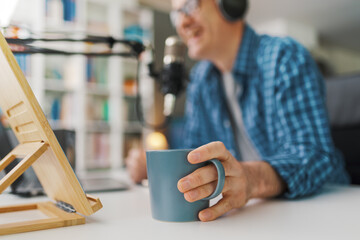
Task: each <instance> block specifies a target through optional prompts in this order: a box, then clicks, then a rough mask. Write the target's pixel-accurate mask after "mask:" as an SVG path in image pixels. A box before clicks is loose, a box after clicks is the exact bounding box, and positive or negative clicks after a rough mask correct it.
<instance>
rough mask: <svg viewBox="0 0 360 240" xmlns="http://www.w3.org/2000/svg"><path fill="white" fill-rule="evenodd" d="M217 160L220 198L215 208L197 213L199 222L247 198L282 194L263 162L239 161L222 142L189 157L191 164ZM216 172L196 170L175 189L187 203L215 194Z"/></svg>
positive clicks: (207, 168)
mask: <svg viewBox="0 0 360 240" xmlns="http://www.w3.org/2000/svg"><path fill="white" fill-rule="evenodd" d="M214 158H215V159H218V160H219V161H221V163H222V164H223V166H224V169H225V176H226V177H225V185H224V188H223V191H222V195H223V198H222V199H221V200H220V201H219V202H218V203H217V204H216V205H214V206H212V207H210V208H207V209H205V210H203V211H201V212H200V213H199V219H200V220H201V221H211V220H214V219H216V218H218V217H220V216H221V215H223V214H225V213H226V212H228V211H230V210H231V209H234V208H241V207H243V206H244V205H245V204H246V203H247V202H248V200H249V199H251V198H255V197H272V196H276V195H278V194H280V193H282V192H283V191H284V189H285V185H284V183H283V181H282V180H281V179H280V177H279V176H278V175H277V173H276V172H275V171H274V169H273V168H272V167H271V166H270V165H269V164H268V163H266V162H263V161H256V162H255V161H254V162H239V161H237V160H236V159H235V158H234V157H233V156H232V155H231V153H230V152H229V151H228V150H227V149H226V147H225V146H224V144H223V143H222V142H212V143H209V144H206V145H204V146H201V147H199V148H197V149H195V150H193V151H192V152H190V153H189V155H188V161H189V162H190V163H193V164H195V163H200V162H204V161H207V160H210V159H214ZM216 182H217V172H216V169H215V167H214V166H213V165H211V164H210V165H207V166H205V167H202V168H199V169H197V170H196V171H194V172H193V173H191V174H189V175H188V176H186V177H184V178H182V179H180V180H179V182H178V189H179V191H180V192H182V193H184V197H185V199H186V200H187V201H189V202H194V201H197V200H200V199H202V198H204V197H207V196H209V195H210V194H211V193H212V192H214V190H215V187H216Z"/></svg>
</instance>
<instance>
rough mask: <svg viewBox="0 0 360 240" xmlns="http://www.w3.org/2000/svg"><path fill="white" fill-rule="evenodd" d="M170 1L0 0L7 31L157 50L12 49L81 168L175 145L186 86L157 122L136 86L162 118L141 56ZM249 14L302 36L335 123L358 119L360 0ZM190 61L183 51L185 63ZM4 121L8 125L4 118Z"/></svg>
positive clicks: (264, 5) (272, 30) (276, 6)
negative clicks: (132, 54)
mask: <svg viewBox="0 0 360 240" xmlns="http://www.w3.org/2000/svg"><path fill="white" fill-rule="evenodd" d="M170 9H171V4H170V0H18V1H15V0H12V1H9V0H0V25H1V27H2V32H3V34H4V35H5V36H6V37H7V38H20V39H21V38H39V37H45V38H64V37H65V38H75V39H81V38H85V37H87V36H102V37H108V36H111V37H113V38H115V39H127V40H135V41H139V42H141V43H143V44H145V45H146V46H150V45H151V46H152V49H153V50H154V51H153V52H151V51H150V50H149V49H150V48H147V50H146V51H145V52H144V53H143V54H142V55H141V56H140V60H141V61H140V62H138V61H137V59H136V58H125V57H120V56H100V57H99V56H90V57H89V56H85V55H81V54H80V55H79V54H77V55H61V54H57V55H49V54H41V53H38V54H26V53H21V49H20V50H19V49H17V50H18V51H19V52H18V53H17V54H16V59H17V61H18V63H19V65H20V67H21V69H22V70H23V72H24V74H25V76H26V77H27V80H28V81H29V83H30V85H31V87H32V89H33V91H34V92H35V95H36V97H37V99H38V101H39V102H40V105H41V106H42V108H43V110H44V112H45V115H46V117H47V118H48V120H49V122H50V124H51V126H52V128H53V129H54V130H64V131H67V132H69V136H72V138H73V140H74V141H73V142H74V145H75V147H74V149H75V153H72V154H73V155H74V154H75V155H74V158H75V159H76V161H75V163H74V166H76V169H77V170H78V171H87V170H96V169H118V168H122V167H124V166H125V163H124V158H125V156H126V155H127V153H128V151H129V149H130V148H132V147H140V146H143V147H144V148H145V149H164V148H177V147H178V146H180V144H181V142H182V124H183V109H184V101H185V94H182V95H181V97H180V98H179V99H178V100H177V103H176V108H175V113H174V117H173V119H172V121H171V122H170V124H169V125H168V127H167V128H165V129H162V130H161V131H155V130H154V129H151V128H144V127H143V126H142V124H140V123H139V120H138V118H137V114H136V95H137V92H140V93H141V94H142V103H143V104H142V105H143V112H144V117H145V118H146V119H147V121H149V122H151V123H154V124H156V123H161V122H162V121H163V115H162V111H163V109H162V106H163V104H162V101H163V96H162V94H160V92H159V84H158V83H157V81H156V80H155V79H154V78H153V77H151V76H150V75H149V70H148V68H147V64H148V63H149V62H151V59H152V55H153V54H154V61H155V69H156V70H159V69H161V67H162V62H163V52H164V43H165V39H166V38H167V37H168V36H170V35H174V34H176V33H175V30H174V28H173V27H172V25H171V23H170V19H169V16H168V13H169V11H170ZM209 17H211V16H209ZM247 20H248V22H249V23H250V25H252V26H253V27H254V28H255V30H256V31H257V32H259V33H265V34H270V35H278V36H291V37H293V38H295V39H296V40H297V41H299V42H300V43H302V44H303V45H304V46H305V47H306V48H307V49H308V50H309V51H310V52H311V54H312V55H313V57H314V59H315V60H316V62H317V63H318V66H319V68H320V70H321V72H322V73H323V75H324V77H325V79H326V82H327V87H328V102H327V104H328V108H329V114H330V118H331V123H332V126H333V129H334V131H337V129H341V130H343V129H349V127H351V128H353V126H356V127H355V128H357V129H359V128H358V127H357V126H359V125H360V110H359V105H360V104H359V103H360V99H359V97H358V96H359V95H360V93H359V92H360V84H359V82H360V1H358V0H341V1H338V0H303V1H295V0H272V1H269V0H250V8H249V11H248V16H247ZM39 44H45V43H39ZM47 44H48V43H47ZM46 46H47V47H54V48H59V49H66V50H67V51H70V52H71V51H73V52H79V51H81V52H97V53H104V52H109V51H111V50H112V51H126V50H128V49H127V48H126V46H121V45H120V46H117V45H116V46H115V47H114V48H113V49H109V46H108V44H106V43H105V44H90V43H82V42H78V43H72V44H71V45H69V44H68V43H57V44H53V45H46ZM12 47H13V49H14V48H16V46H12ZM42 47H43V46H42ZM138 64H139V65H140V70H139V72H138V69H137V66H138ZM193 64H194V62H193V61H190V60H187V61H186V66H187V70H190V68H191V66H192V65H193ZM137 74H139V83H140V84H139V83H138V82H137V81H136V77H137ZM340 99H341V101H340ZM344 101H345V102H344ZM2 123H3V125H5V126H6V119H4V118H2ZM351 132H352V133H353V132H354V130H351ZM341 134H342V132H341ZM356 139H357V141H356ZM359 139H360V138H354V141H355V142H360V141H359ZM358 149H360V147H358Z"/></svg>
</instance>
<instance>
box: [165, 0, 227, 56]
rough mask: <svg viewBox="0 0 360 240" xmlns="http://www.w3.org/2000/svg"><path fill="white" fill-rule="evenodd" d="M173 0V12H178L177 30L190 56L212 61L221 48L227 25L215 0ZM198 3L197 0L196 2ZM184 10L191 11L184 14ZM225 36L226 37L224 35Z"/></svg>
mask: <svg viewBox="0 0 360 240" xmlns="http://www.w3.org/2000/svg"><path fill="white" fill-rule="evenodd" d="M192 1H194V0H172V7H173V10H175V11H176V10H178V11H177V14H175V15H176V16H177V17H176V20H175V19H173V20H175V21H176V22H175V26H176V30H177V32H178V34H179V35H180V37H181V38H182V39H183V40H184V42H185V43H186V45H187V46H188V54H189V56H190V57H191V58H193V59H207V60H211V59H212V58H214V56H216V52H217V51H219V49H220V48H221V39H222V38H223V37H226V34H227V33H226V32H224V31H223V27H224V25H226V21H225V19H223V18H222V16H221V15H220V12H219V10H218V8H217V5H216V3H215V1H214V0H197V1H198V4H196V3H194V2H192ZM195 1H196V0H195ZM179 9H182V10H185V11H186V10H190V11H189V12H187V13H183V12H182V11H179ZM224 34H225V35H224Z"/></svg>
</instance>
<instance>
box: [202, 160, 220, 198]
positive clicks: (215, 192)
mask: <svg viewBox="0 0 360 240" xmlns="http://www.w3.org/2000/svg"><path fill="white" fill-rule="evenodd" d="M209 162H211V163H212V164H214V165H215V167H216V170H217V173H218V180H217V185H216V188H215V191H214V192H213V193H212V194H211V195H210V196H208V197H206V198H203V199H201V200H210V199H213V198H216V197H217V196H219V195H220V193H221V192H222V190H223V188H224V184H225V170H224V166H223V165H222V163H221V162H220V161H219V160H217V159H211V160H209Z"/></svg>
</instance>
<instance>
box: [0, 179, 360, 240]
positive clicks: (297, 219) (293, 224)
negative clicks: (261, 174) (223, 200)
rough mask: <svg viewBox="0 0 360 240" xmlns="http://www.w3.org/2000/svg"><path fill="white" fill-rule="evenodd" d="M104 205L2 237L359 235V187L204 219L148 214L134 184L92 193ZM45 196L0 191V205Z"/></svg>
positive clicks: (145, 196) (253, 204) (292, 238)
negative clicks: (65, 222) (52, 225)
mask: <svg viewBox="0 0 360 240" xmlns="http://www.w3.org/2000/svg"><path fill="white" fill-rule="evenodd" d="M94 195H95V196H97V197H100V199H101V201H102V203H103V205H104V207H103V209H101V210H100V211H99V212H97V213H95V214H94V215H93V216H91V217H87V223H86V224H85V225H79V226H72V227H65V228H58V229H51V230H43V231H37V232H30V233H23V234H15V235H7V236H3V237H0V239H6V240H11V239H16V240H21V239H26V240H31V239H36V240H41V239H65V240H72V239H77V240H79V239H86V240H91V239H96V240H106V239H122V240H128V239H142V240H147V239H149V240H152V239H156V240H161V239H164V240H176V239H181V240H190V239H217V240H220V239H230V240H232V239H234V240H235V239H243V240H251V239H276V240H282V239H284V240H296V239H301V240H305V239H306V240H308V239H326V240H331V239H334V240H335V239H336V240H339V239H344V240H345V239H346V240H349V239H357V240H358V239H360V224H359V222H360V187H328V188H326V189H325V191H324V192H323V193H322V194H320V195H317V196H315V197H311V198H307V199H302V200H297V201H288V200H267V201H262V200H253V201H250V202H249V203H248V204H247V205H246V207H244V208H243V209H241V210H236V211H232V212H230V213H229V214H227V215H226V216H224V217H222V218H220V219H218V220H216V221H213V222H208V223H202V222H187V223H168V222H160V221H157V220H154V219H152V217H151V211H150V202H149V201H150V200H149V193H148V189H147V188H144V187H137V186H134V187H132V189H131V190H128V191H124V192H115V193H101V194H94ZM39 199H41V200H46V198H38V199H21V198H18V197H16V196H13V195H8V194H2V195H0V206H4V205H8V204H16V203H23V202H34V201H38V200H39Z"/></svg>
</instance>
